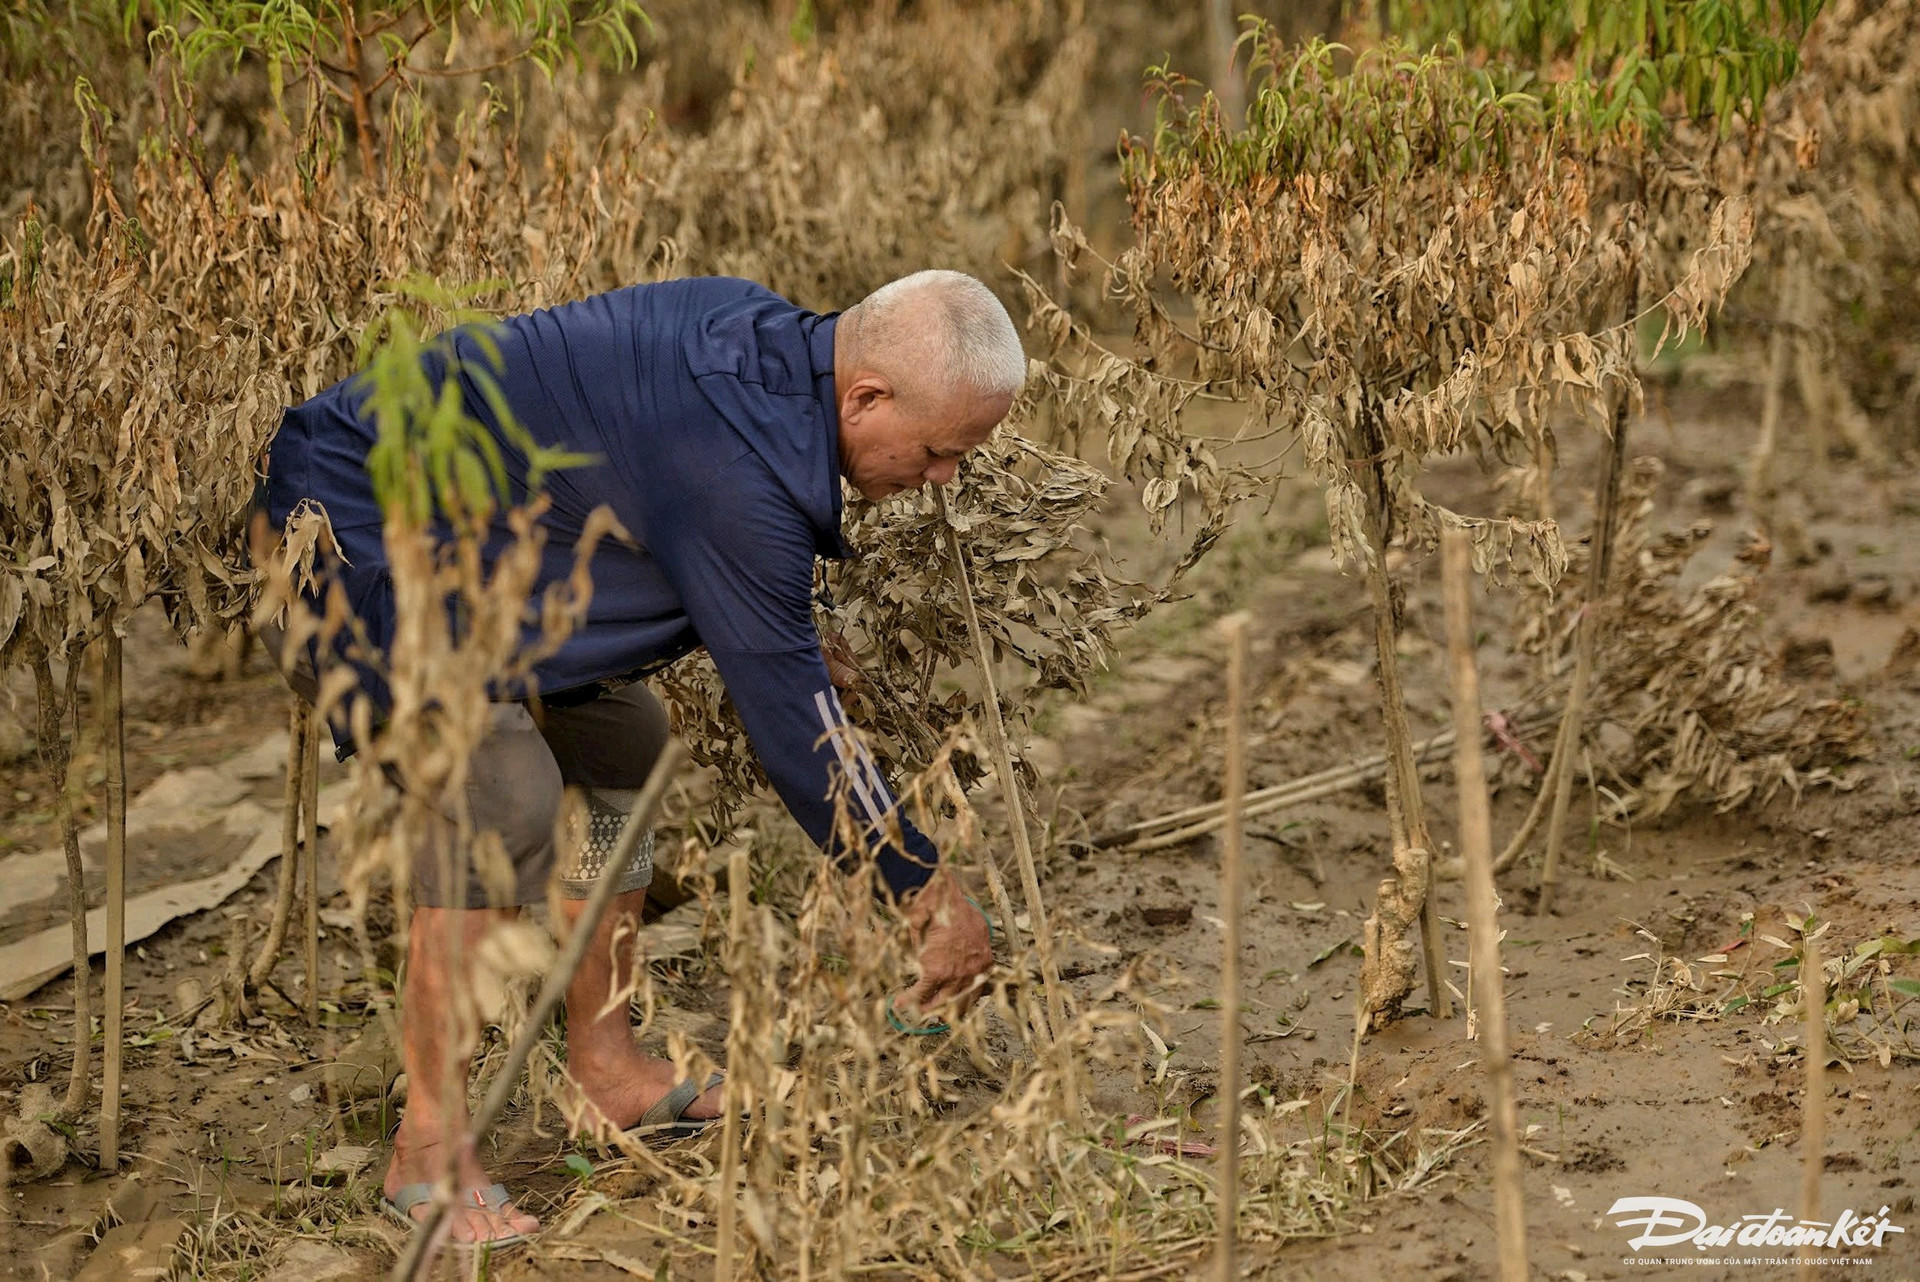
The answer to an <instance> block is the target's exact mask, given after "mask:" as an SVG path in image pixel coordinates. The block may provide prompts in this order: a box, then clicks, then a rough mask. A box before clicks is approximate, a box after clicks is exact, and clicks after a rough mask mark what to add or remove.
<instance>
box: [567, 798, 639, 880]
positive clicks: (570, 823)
mask: <svg viewBox="0 0 1920 1282" xmlns="http://www.w3.org/2000/svg"><path fill="white" fill-rule="evenodd" d="M581 791H582V793H583V794H584V795H585V798H586V807H585V813H584V814H582V813H581V808H580V807H578V806H575V807H571V808H570V809H569V812H568V815H567V838H568V840H567V845H568V848H569V849H570V850H571V851H572V852H573V855H572V859H571V862H572V865H573V866H572V867H571V868H570V869H564V870H563V871H562V872H561V874H560V893H561V895H563V896H564V897H566V898H568V899H585V898H587V897H588V896H589V895H591V894H592V893H593V885H594V883H595V882H596V881H598V880H599V879H600V872H601V870H602V869H603V868H605V867H606V866H607V860H608V859H609V858H611V857H612V855H613V848H614V846H615V845H617V844H618V843H619V841H620V833H621V831H622V830H623V829H624V828H625V827H626V826H627V817H628V816H629V815H631V814H632V813H633V807H634V803H635V802H636V801H637V800H638V799H639V797H640V790H639V789H638V788H583V789H582V790H581ZM652 882H653V829H651V828H649V829H647V831H646V833H645V834H644V835H643V836H642V837H641V838H640V842H639V844H638V845H636V846H635V847H634V850H633V857H632V859H630V860H629V861H628V863H627V868H626V871H625V872H623V873H621V874H620V875H619V882H618V884H617V885H616V886H615V887H614V890H615V893H616V894H622V895H624V894H627V893H629V892H631V891H635V890H645V889H646V888H647V887H648V886H649V885H651V884H652Z"/></svg>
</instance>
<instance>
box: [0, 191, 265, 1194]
mask: <svg viewBox="0 0 1920 1282" xmlns="http://www.w3.org/2000/svg"><path fill="white" fill-rule="evenodd" d="M102 190H104V189H102ZM145 248H146V242H145V239H144V236H143V233H142V232H141V231H140V229H139V227H138V226H137V224H135V223H133V222H131V221H130V220H128V219H126V218H124V217H122V216H120V215H119V213H118V211H117V210H115V209H113V208H112V206H111V201H110V200H103V203H102V205H101V207H100V211H99V216H98V217H97V218H96V219H95V221H94V225H93V227H92V228H91V229H90V232H89V235H88V238H87V240H86V241H75V240H73V239H71V238H69V237H67V236H65V235H64V234H62V233H60V232H59V231H58V230H57V229H50V228H48V227H46V226H45V225H43V224H41V223H40V222H39V220H38V219H37V218H36V217H34V216H33V214H32V213H31V212H30V213H29V214H28V215H27V216H26V217H24V218H23V219H22V220H21V221H20V223H19V224H18V225H17V227H16V228H15V229H14V232H13V234H12V235H11V236H10V237H8V238H7V239H6V241H5V243H4V246H0V483H3V484H4V486H5V492H6V501H5V503H4V505H0V664H5V665H8V666H11V665H12V664H14V663H20V664H22V665H24V666H26V667H27V668H29V669H31V670H32V672H33V676H34V685H35V689H36V692H37V695H38V702H39V725H38V736H37V737H38V740H39V751H40V756H41V761H42V764H43V767H44V768H45V770H46V772H47V774H48V779H49V783H50V784H51V786H52V788H53V792H54V797H55V808H56V811H57V813H58V815H59V821H60V830H61V842H62V845H63V846H64V848H65V851H66V862H67V880H68V895H69V908H70V912H71V916H72V921H73V936H74V1010H75V1019H76V1034H75V1042H74V1061H73V1069H72V1076H71V1079H70V1082H69V1087H68V1093H67V1098H66V1103H65V1106H64V1110H63V1111H64V1112H65V1113H66V1114H67V1115H68V1116H69V1117H74V1116H77V1115H78V1113H79V1112H80V1110H81V1109H83V1108H84V1106H85V1104H86V1101H87V1098H88V1089H89V1088H88V1067H89V1058H90V1055H89V1048H90V1034H89V1027H88V1025H89V1020H90V1018H91V1000H90V997H89V966H88V956H89V954H90V952H91V942H90V940H89V938H88V929H87V921H86V879H85V868H84V866H83V864H82V861H81V854H80V840H79V830H80V824H79V816H78V811H77V806H78V804H79V798H78V796H77V795H76V792H77V790H76V788H75V786H74V784H73V781H72V780H70V779H69V777H68V771H69V766H70V763H71V759H72V753H73V751H74V748H75V747H76V746H77V744H78V742H79V740H80V738H81V727H80V721H79V709H80V682H81V673H82V670H83V663H82V659H83V656H84V655H85V654H86V652H87V651H88V650H89V648H90V647H95V646H97V647H99V656H100V674H101V679H100V689H98V690H96V691H95V692H94V696H95V699H96V707H98V708H99V709H100V710H101V712H102V718H101V723H100V728H99V733H100V739H99V742H100V743H101V744H102V745H103V747H104V752H105V764H106V767H107V770H106V776H107V777H106V789H107V806H106V811H107V815H106V817H107V821H108V822H107V855H106V859H107V867H106V879H107V894H106V911H105V918H106V925H107V939H106V945H107V984H106V1009H105V1017H104V1019H103V1025H104V1029H105V1033H106V1039H107V1040H106V1047H107V1050H106V1067H107V1072H106V1101H105V1105H104V1108H103V1113H102V1128H101V1142H102V1147H103V1152H105V1153H106V1154H107V1155H108V1157H109V1158H111V1157H112V1156H114V1154H115V1151H116V1148H117V1123H118V1116H119V1110H118V1085H119V1082H118V1078H119V1069H120V1054H119V1042H120V1015H121V1012H120V983H119V980H120V957H119V954H120V951H121V949H120V945H121V942H122V937H123V934H122V922H123V916H122V913H123V911H124V903H125V889H126V886H125V870H126V827H125V825H126V771H125V756H124V729H123V720H122V700H121V690H122V679H121V655H120V638H121V637H122V636H123V635H124V633H125V630H126V628H127V626H128V624H129V622H130V620H131V617H132V614H133V612H134V611H135V610H136V609H138V608H139V607H140V606H141V605H142V604H143V603H144V602H146V601H148V600H149V599H151V598H152V597H154V596H155V595H161V594H164V592H165V591H166V586H167V584H168V582H169V581H170V580H171V579H172V578H173V577H174V576H175V575H176V573H177V570H178V563H179V561H180V559H181V556H182V552H183V546H184V547H185V548H186V549H189V550H190V549H191V547H192V541H193V531H192V527H193V525H194V512H193V510H192V506H191V504H189V503H186V502H184V499H185V498H186V495H187V493H188V491H189V490H190V489H191V488H192V487H191V483H190V482H189V483H187V484H183V483H182V475H183V472H190V471H191V469H192V461H193V460H192V458H191V455H192V446H191V445H190V444H189V442H191V441H193V440H201V439H206V438H207V437H209V436H211V435H214V434H217V433H218V432H219V431H220V430H222V428H224V427H227V426H230V420H229V419H228V418H227V416H226V414H225V412H224V407H223V405H222V404H220V403H216V402H212V401H209V400H208V399H206V394H207V392H208V390H209V388H210V387H211V386H212V385H214V384H215V383H217V382H219V380H220V374H219V373H218V372H219V371H224V370H225V369H226V367H227V366H228V364H229V362H230V360H231V358H232V355H233V350H232V349H233V344H231V343H229V342H228V341H227V340H225V339H222V338H218V337H215V338H210V339H203V338H200V337H198V336H195V335H192V334H188V333H183V332H182V331H180V330H179V329H178V328H177V327H175V326H174V325H172V324H170V323H169V321H168V318H167V317H166V315H165V313H164V311H163V310H162V309H161V308H160V306H159V305H158V303H157V301H156V299H155V298H154V297H153V295H152V293H151V292H150V288H149V287H150V285H151V279H150V275H149V273H148V271H147V269H146V265H145V263H144V250H145Z"/></svg>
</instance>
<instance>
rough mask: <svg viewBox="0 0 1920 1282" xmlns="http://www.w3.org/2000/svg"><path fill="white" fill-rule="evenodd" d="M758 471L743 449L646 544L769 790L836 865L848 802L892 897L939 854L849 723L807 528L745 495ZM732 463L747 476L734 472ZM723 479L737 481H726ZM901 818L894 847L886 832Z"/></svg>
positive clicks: (776, 504) (923, 875) (786, 510)
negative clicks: (840, 810)
mask: <svg viewBox="0 0 1920 1282" xmlns="http://www.w3.org/2000/svg"><path fill="white" fill-rule="evenodd" d="M763 468H764V464H762V463H761V462H760V461H759V459H758V458H757V457H755V456H754V455H752V454H751V453H748V454H745V455H743V456H742V457H741V458H740V459H737V460H736V461H735V462H734V463H733V464H731V465H730V466H729V467H728V468H727V469H726V470H725V471H724V472H723V473H722V474H721V478H720V479H721V483H720V484H718V485H716V486H714V487H713V488H712V489H711V490H709V496H710V497H711V501H710V502H700V503H689V504H685V505H684V506H682V508H681V512H680V516H681V517H682V523H681V524H680V525H679V527H678V528H677V529H676V530H675V531H674V532H673V533H672V534H670V535H665V532H662V534H663V535H664V537H662V536H656V537H655V538H654V539H653V540H650V544H651V549H652V551H653V553H654V555H655V556H656V557H657V558H658V559H659V560H660V562H661V565H662V567H663V568H664V569H665V570H666V571H667V574H668V576H669V577H670V578H671V579H672V581H673V583H674V586H675V588H676V590H677V591H678V593H679V596H680V599H681V603H682V605H683V606H684V608H685V609H686V612H687V616H688V619H689V620H690V621H691V622H692V624H693V628H694V632H695V633H696V634H697V635H698V636H699V637H700V639H701V641H702V642H703V643H704V644H705V645H706V647H707V652H708V653H709V654H710V655H712V657H713V662H714V666H715V667H716V668H717V669H719V672H720V677H721V680H722V681H724V682H725V683H726V687H727V694H728V695H729V696H730V697H731V698H732V700H733V704H734V707H735V708H736V709H738V711H739V713H740V719H741V721H742V722H744V723H745V725H746V728H747V734H748V737H749V738H750V739H751V740H752V743H753V749H754V752H755V754H756V755H757V756H758V757H759V759H760V764H761V767H762V768H763V769H764V770H765V771H766V773H767V777H768V779H770V780H771V781H772V782H773V786H774V789H775V791H777V792H778V793H779V794H780V799H781V800H782V801H783V802H785V803H786V806H787V809H788V810H789V811H791V812H792V814H793V817H794V818H795V819H796V820H797V821H798V822H799V824H800V826H801V827H802V828H803V829H805V830H806V833H807V835H808V836H809V837H811V838H813V840H814V841H815V842H816V843H817V844H818V845H819V846H820V847H821V848H822V849H824V850H826V851H828V853H830V854H832V855H834V856H835V857H836V858H839V859H841V860H842V861H843V862H844V861H846V860H848V859H850V858H854V857H857V856H858V854H859V853H860V852H859V851H858V850H857V849H856V850H849V849H846V848H845V845H844V843H843V842H842V841H840V840H839V835H838V834H837V833H836V832H835V831H834V809H835V807H834V801H833V798H832V791H833V789H834V787H835V785H836V780H838V779H844V780H845V784H844V786H845V789H846V801H847V805H848V807H849V809H850V813H851V814H852V816H853V818H854V819H855V820H856V822H857V823H858V825H859V826H860V828H861V830H862V832H863V835H864V839H865V840H866V842H867V844H868V846H869V847H870V848H872V849H873V850H874V853H875V857H876V861H877V863H878V867H879V872H880V876H881V878H882V879H883V880H884V881H885V882H886V884H887V886H888V888H889V889H891V890H892V891H893V893H894V894H896V895H904V894H906V893H907V892H909V891H911V890H915V889H917V888H919V887H920V886H922V885H924V884H925V883H926V882H927V881H928V879H929V878H930V877H931V876H932V875H933V870H934V866H935V865H936V863H937V862H938V858H939V855H938V852H937V851H936V850H935V849H934V846H933V843H932V842H930V841H928V840H927V838H926V836H925V835H924V834H923V833H921V832H920V831H919V829H917V828H916V827H914V825H913V824H912V823H911V821H909V820H908V819H907V818H906V816H905V815H904V814H895V813H894V812H895V811H896V809H897V804H896V801H895V798H894V796H893V793H892V791H891V790H890V789H889V788H888V787H887V785H886V783H885V782H884V781H883V780H882V778H881V776H880V771H879V769H878V767H877V765H876V764H875V762H874V760H873V758H872V756H871V755H870V754H868V753H867V751H866V750H865V748H863V747H862V746H861V745H860V744H859V743H858V741H857V740H856V739H855V738H854V736H853V735H852V733H851V731H850V730H849V728H848V722H847V717H846V712H845V710H844V709H843V708H842V707H841V704H840V699H839V695H838V693H837V692H836V691H835V689H834V685H833V681H832V680H831V678H830V676H829V674H828V670H827V663H826V660H825V659H824V658H823V657H822V654H821V643H820V634H819V632H818V630H817V629H816V628H815V627H814V623H813V609H812V596H813V560H814V541H813V533H812V531H811V529H810V528H809V527H808V525H807V523H806V519H805V517H804V516H803V515H802V514H801V513H799V512H798V511H797V510H795V509H794V508H792V507H791V506H790V505H788V504H786V503H783V502H780V501H777V500H770V501H768V502H764V503H763V502H752V501H747V502H743V501H741V500H740V499H739V498H737V497H736V496H737V495H739V494H741V493H743V492H744V493H747V494H752V493H753V492H754V491H755V490H756V489H758V488H759V487H758V486H757V485H755V484H753V483H752V481H753V480H754V479H757V477H756V476H755V474H756V473H757V472H758V471H759V470H761V469H763ZM736 469H738V470H739V471H740V472H744V473H745V474H746V475H745V476H737V475H736V476H730V475H729V474H732V473H735V472H736ZM728 480H733V481H735V482H737V483H735V484H727V483H726V482H727V481H728ZM893 819H897V821H898V824H899V828H900V833H901V838H902V844H900V845H896V844H894V843H893V842H891V841H889V840H887V839H886V836H885V834H886V833H887V831H888V829H889V826H890V820H893Z"/></svg>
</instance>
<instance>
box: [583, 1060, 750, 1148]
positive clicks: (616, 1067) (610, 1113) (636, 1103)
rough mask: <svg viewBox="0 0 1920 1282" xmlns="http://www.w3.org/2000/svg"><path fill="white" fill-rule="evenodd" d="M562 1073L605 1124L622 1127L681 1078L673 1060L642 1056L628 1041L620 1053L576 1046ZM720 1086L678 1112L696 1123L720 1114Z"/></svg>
mask: <svg viewBox="0 0 1920 1282" xmlns="http://www.w3.org/2000/svg"><path fill="white" fill-rule="evenodd" d="M567 1072H568V1073H569V1074H570V1075H571V1076H572V1078H573V1080H574V1082H575V1083H576V1084H577V1085H578V1086H579V1087H580V1090H581V1092H582V1093H583V1094H585V1095H586V1097H587V1099H588V1100H589V1101H591V1102H592V1104H593V1106H594V1107H595V1108H596V1109H598V1110H599V1111H600V1113H601V1115H602V1116H604V1117H605V1118H606V1120H607V1122H608V1123H609V1124H611V1125H612V1126H613V1127H614V1128H615V1129H617V1130H622V1131H625V1130H631V1129H632V1128H633V1127H635V1126H637V1125H639V1122H640V1118H641V1117H642V1116H643V1115H645V1113H646V1111H647V1110H648V1109H650V1108H652V1107H653V1106H654V1105H655V1104H658V1103H659V1102H660V1101H661V1100H663V1099H665V1098H666V1097H667V1092H669V1091H671V1090H672V1089H673V1088H674V1087H675V1086H676V1085H677V1084H678V1083H679V1081H680V1076H679V1074H678V1073H676V1072H675V1071H674V1067H673V1061H672V1060H665V1059H659V1058H657V1057H655V1056H652V1055H644V1054H642V1053H641V1052H640V1049H639V1048H638V1047H635V1046H631V1045H630V1046H629V1047H628V1049H627V1050H626V1051H625V1052H624V1053H623V1052H620V1051H614V1052H613V1053H611V1054H608V1053H604V1052H602V1053H597V1054H596V1053H594V1052H593V1051H590V1050H583V1049H580V1048H575V1049H573V1050H571V1051H570V1052H569V1053H568V1055H567ZM722 1089H723V1088H722V1087H719V1086H715V1087H712V1088H711V1089H709V1090H706V1091H703V1092H702V1093H701V1094H700V1095H698V1096H697V1097H695V1099H694V1101H693V1103H691V1104H689V1105H687V1107H686V1110H685V1112H683V1113H682V1114H681V1116H682V1117H684V1118H686V1119H687V1120H688V1121H696V1122H698V1121H711V1120H712V1119H713V1118H716V1117H718V1116H720V1092H721V1090H722Z"/></svg>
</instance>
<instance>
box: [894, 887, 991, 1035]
mask: <svg viewBox="0 0 1920 1282" xmlns="http://www.w3.org/2000/svg"><path fill="white" fill-rule="evenodd" d="M907 925H908V926H909V927H910V928H911V929H912V930H913V933H914V938H915V939H916V940H917V941H918V942H919V944H920V982H919V983H917V984H915V985H914V986H913V988H912V989H911V990H910V991H909V992H908V993H907V995H906V996H905V997H902V998H900V999H898V1000H897V1001H896V1002H895V1003H894V1005H895V1007H896V1008H897V1009H899V1010H900V1011H901V1013H902V1014H904V1015H910V1016H911V1015H921V1014H928V1013H939V1014H942V1015H944V1014H946V1013H947V1012H944V1011H943V1012H935V1009H934V1008H935V1007H938V1006H943V1005H945V1004H947V1003H949V1002H951V1003H952V1011H951V1013H952V1014H954V1015H961V1014H964V1013H966V1010H967V1008H968V1007H969V1006H971V1005H973V1002H974V999H975V998H976V997H978V996H979V993H980V989H981V988H982V987H983V985H984V983H985V976H986V973H987V971H988V970H989V969H990V968H991V967H992V966H993V943H992V939H991V937H990V936H989V935H988V933H987V919H986V916H985V915H984V914H982V913H981V911H980V910H979V909H978V908H975V907H974V906H973V905H972V904H970V903H968V902H967V897H966V893H965V891H963V890H962V889H961V886H960V881H959V878H957V877H955V876H954V875H953V874H952V873H951V872H949V871H948V870H947V869H945V868H941V869H938V870H936V871H935V872H934V874H933V880H932V881H929V882H928V883H927V884H926V885H924V886H922V887H921V888H920V889H919V890H918V891H917V892H915V893H914V895H913V898H912V899H910V900H909V901H908V902H907Z"/></svg>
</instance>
